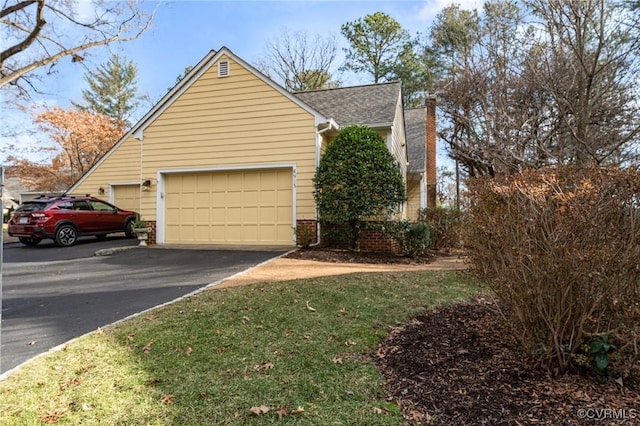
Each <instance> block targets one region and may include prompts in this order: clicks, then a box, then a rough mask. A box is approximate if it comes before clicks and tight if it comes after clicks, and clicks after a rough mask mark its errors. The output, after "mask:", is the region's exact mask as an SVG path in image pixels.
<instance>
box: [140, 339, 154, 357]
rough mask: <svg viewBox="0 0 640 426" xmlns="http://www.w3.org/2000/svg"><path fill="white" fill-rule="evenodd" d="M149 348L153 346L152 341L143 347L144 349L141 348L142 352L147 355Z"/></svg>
mask: <svg viewBox="0 0 640 426" xmlns="http://www.w3.org/2000/svg"><path fill="white" fill-rule="evenodd" d="M151 346H153V340H152V341H150V342H149V343H147V344H146V345H144V347H143V348H142V352H144V353H145V354H148V353H149V352H151Z"/></svg>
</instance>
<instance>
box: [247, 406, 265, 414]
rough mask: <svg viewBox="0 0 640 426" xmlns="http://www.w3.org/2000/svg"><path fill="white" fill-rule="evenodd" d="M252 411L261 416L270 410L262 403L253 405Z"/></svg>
mask: <svg viewBox="0 0 640 426" xmlns="http://www.w3.org/2000/svg"><path fill="white" fill-rule="evenodd" d="M250 411H251V412H252V413H253V414H255V415H256V416H261V415H263V414H266V413H268V412H269V407H267V406H266V405H261V406H259V407H251V409H250Z"/></svg>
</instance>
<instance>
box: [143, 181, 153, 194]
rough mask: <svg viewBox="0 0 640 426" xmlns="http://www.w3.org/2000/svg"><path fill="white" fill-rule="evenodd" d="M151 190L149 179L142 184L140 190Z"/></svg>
mask: <svg viewBox="0 0 640 426" xmlns="http://www.w3.org/2000/svg"><path fill="white" fill-rule="evenodd" d="M150 189H151V179H147V180H145V181H143V182H142V190H143V191H149V190H150Z"/></svg>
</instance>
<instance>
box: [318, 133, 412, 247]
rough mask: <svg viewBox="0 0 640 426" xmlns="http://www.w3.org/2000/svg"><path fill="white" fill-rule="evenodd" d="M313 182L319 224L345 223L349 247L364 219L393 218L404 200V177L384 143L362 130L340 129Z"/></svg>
mask: <svg viewBox="0 0 640 426" xmlns="http://www.w3.org/2000/svg"><path fill="white" fill-rule="evenodd" d="M314 184H315V192H314V196H315V200H316V203H317V205H318V208H319V210H320V220H321V222H322V223H329V224H334V225H347V228H346V229H347V230H348V231H347V232H348V234H349V235H348V238H349V241H350V244H349V245H350V247H351V248H352V249H355V248H357V245H358V237H359V231H360V228H361V224H362V221H363V220H364V219H367V218H372V217H376V216H382V215H384V216H385V217H386V216H389V215H392V214H394V213H395V212H397V211H398V209H399V208H400V207H401V205H402V204H403V203H404V201H405V198H406V192H405V186H404V180H403V178H402V174H401V173H400V170H399V168H398V166H397V165H396V162H395V160H394V158H393V156H392V155H391V153H389V150H388V149H387V146H386V144H385V141H384V140H383V139H382V136H380V135H379V134H378V133H377V132H375V131H373V130H371V129H370V128H368V127H364V126H350V127H346V128H344V129H343V130H342V131H341V132H340V133H339V134H338V136H337V137H336V139H335V140H334V141H333V142H331V143H330V144H329V146H328V147H327V150H326V152H325V154H324V156H323V157H322V159H321V160H320V165H319V167H318V170H317V171H316V175H315V177H314ZM336 229H341V228H340V226H338V227H336Z"/></svg>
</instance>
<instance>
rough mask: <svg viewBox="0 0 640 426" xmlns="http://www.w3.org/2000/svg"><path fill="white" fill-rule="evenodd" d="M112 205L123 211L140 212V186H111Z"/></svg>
mask: <svg viewBox="0 0 640 426" xmlns="http://www.w3.org/2000/svg"><path fill="white" fill-rule="evenodd" d="M111 190H112V191H113V204H115V205H116V206H118V207H120V208H121V209H124V210H133V211H134V212H137V211H138V210H140V185H113V186H112V187H111Z"/></svg>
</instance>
